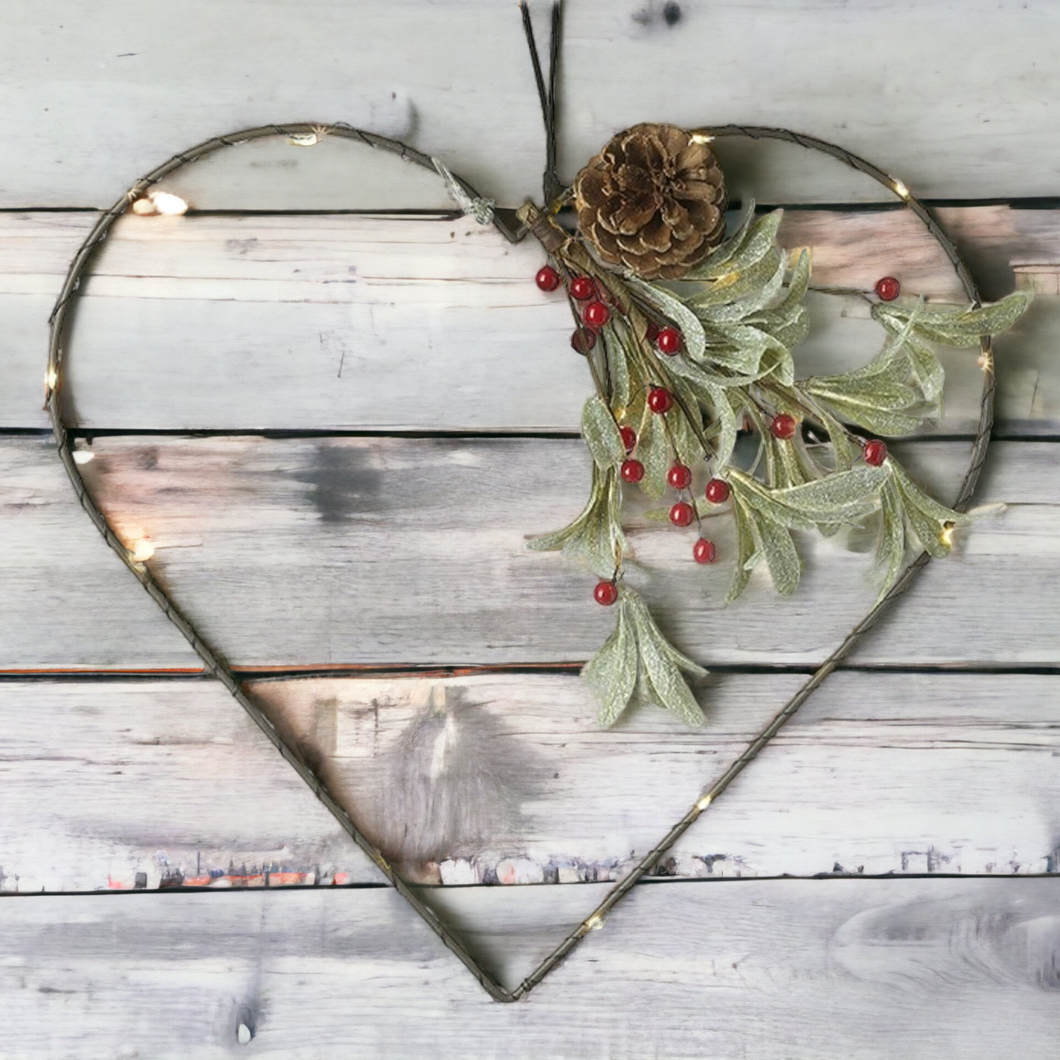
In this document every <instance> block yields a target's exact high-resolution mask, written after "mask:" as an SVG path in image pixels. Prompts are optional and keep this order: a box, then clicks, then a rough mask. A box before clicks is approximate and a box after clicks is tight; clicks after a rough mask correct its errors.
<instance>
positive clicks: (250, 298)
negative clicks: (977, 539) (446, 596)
mask: <svg viewBox="0 0 1060 1060" xmlns="http://www.w3.org/2000/svg"><path fill="white" fill-rule="evenodd" d="M941 215H942V219H943V221H944V222H945V223H946V224H947V225H949V226H950V227H951V228H952V230H953V233H954V235H955V237H956V238H958V239H959V241H960V242H961V244H962V246H963V247H965V248H967V250H968V251H969V252H970V256H971V258H972V260H973V263H974V264H975V265H976V266H978V267H977V269H976V271H977V274H981V275H982V277H983V292H984V295H985V296H986V297H988V298H1000V297H1001V296H1003V295H1004V294H1007V293H1008V292H1009V291H1010V290H1012V288H1013V287H1014V286H1015V285H1020V286H1028V287H1032V288H1035V289H1037V290H1039V291H1040V292H1041V295H1040V297H1039V299H1038V302H1037V304H1035V305H1034V306H1033V307H1032V309H1031V311H1030V313H1029V314H1028V316H1027V317H1026V319H1025V320H1024V321H1022V322H1021V323H1020V324H1019V325H1018V326H1017V328H1015V329H1014V330H1013V331H1012V332H1011V333H1010V334H1007V335H1005V336H1003V337H1002V338H1001V340H1000V341H999V342H998V346H997V364H998V377H999V390H1000V393H999V398H998V417H999V428H1000V430H1002V431H1003V432H1004V433H1005V434H1007V435H1013V434H1020V435H1024V434H1033V435H1051V434H1055V433H1056V432H1057V430H1058V429H1060V386H1057V384H1056V377H1055V364H1056V349H1057V341H1058V339H1060V297H1057V295H1058V289H1057V276H1058V275H1060V243H1058V224H1057V220H1056V217H1055V215H1054V213H1053V212H1052V211H1049V210H1013V209H1010V208H1008V207H996V206H990V207H971V208H953V209H946V210H943V211H941ZM93 221H94V216H93V215H91V214H83V213H29V214H20V213H15V214H9V215H4V214H0V310H2V311H3V314H4V317H5V319H6V321H7V325H6V333H7V335H8V337H9V344H8V346H7V352H8V356H9V358H10V360H9V362H8V363H9V365H10V367H9V371H10V373H11V375H12V382H11V385H10V386H6V387H4V388H3V389H2V390H0V423H2V424H3V425H4V426H9V427H42V426H46V425H47V417H46V414H45V412H44V410H43V409H42V407H41V402H42V387H43V372H44V368H43V366H44V363H45V350H46V348H47V332H46V321H47V318H48V314H49V312H50V310H51V302H52V300H53V299H54V298H55V296H56V295H57V294H58V290H59V287H60V285H61V282H62V278H63V276H64V274H65V271H66V268H67V265H68V263H69V261H70V259H71V258H72V257H73V255H74V253H75V252H76V249H77V246H78V244H79V242H80V241H81V240H82V239H83V238H84V235H85V234H86V232H87V230H88V228H89V227H90V225H91V224H92V222H93ZM781 239H782V240H783V242H784V244H785V245H786V246H789V247H799V246H808V247H810V248H811V252H812V255H813V267H814V283H815V285H819V286H822V287H836V286H838V287H852V288H857V289H860V290H863V291H867V290H870V289H871V288H872V286H873V284H875V282H876V280H877V279H879V278H880V277H881V276H885V275H894V276H897V277H899V278H900V279H901V281H902V283H903V285H904V289H905V290H906V292H908V293H909V294H924V295H927V296H929V297H931V298H935V299H939V300H948V301H962V300H963V298H962V294H961V289H960V286H959V284H958V283H957V279H956V275H955V273H954V271H953V268H952V266H951V265H950V263H949V262H948V260H947V259H946V257H945V255H944V254H943V253H942V251H941V249H940V248H939V246H938V245H937V244H936V243H935V242H934V241H933V240H932V239H931V238H930V237H929V236H928V235H927V234H926V232H925V230H924V228H923V226H922V225H921V224H920V223H919V222H918V221H917V220H916V218H914V217H913V216H912V215H911V214H910V213H909V212H907V211H904V210H897V211H884V212H836V211H818V210H798V211H789V212H788V214H787V216H786V218H785V221H784V225H783V228H782V230H781ZM542 260H543V253H542V251H541V249H540V247H539V246H538V245H537V243H536V241H535V240H533V239H527V240H525V241H524V242H523V243H521V244H519V245H516V246H513V245H511V244H509V243H507V242H506V241H505V240H504V239H503V238H502V237H501V236H500V235H499V234H498V233H497V232H496V231H495V230H493V229H492V228H480V227H478V226H476V225H474V224H472V223H470V222H469V221H467V220H465V219H457V220H453V219H425V218H419V219H410V218H394V217H364V216H356V215H324V216H306V215H277V216H264V217H263V216H231V215H221V216H215V215H205V216H195V215H192V216H186V217H180V218H173V217H168V218H167V217H138V216H134V215H129V216H126V217H124V218H122V220H121V221H119V222H118V223H117V225H116V226H115V228H114V229H113V232H112V235H111V236H110V238H109V239H108V240H107V242H106V243H105V244H104V246H103V248H102V251H101V253H100V254H99V255H98V257H97V259H95V260H94V262H93V265H92V269H91V273H90V275H89V276H88V277H87V278H86V280H85V282H84V285H83V288H82V290H81V293H80V295H79V300H78V302H77V311H76V314H75V315H74V318H73V320H74V323H73V327H72V329H71V331H70V332H69V333H68V335H67V339H66V342H65V343H64V347H65V349H66V366H65V371H66V378H67V379H68V385H69V392H70V397H69V399H68V400H67V412H68V415H69V417H70V420H71V422H72V423H75V424H77V425H79V426H81V427H84V428H86V429H126V430H129V429H132V430H143V429H151V430H183V429H207V430H211V429H212V430H262V429H272V430H303V431H304V430H334V429H339V430H350V429H371V430H377V431H379V430H382V431H386V430H456V431H472V432H489V431H522V432H525V431H576V430H577V429H578V424H579V421H580V411H581V405H582V402H583V401H584V399H585V395H586V394H587V393H588V391H589V387H590V382H589V377H588V374H587V372H586V368H585V364H584V361H583V360H582V359H581V358H579V357H577V356H575V355H574V354H573V353H572V352H571V349H570V342H569V339H570V333H571V328H572V322H571V316H570V311H569V309H568V308H567V303H566V300H565V299H563V298H561V297H557V296H556V295H545V294H542V293H541V292H540V291H538V290H537V288H536V287H535V286H534V284H533V282H532V277H533V274H534V272H535V271H536V270H537V268H538V267H539V266H540V264H541V262H542ZM808 304H809V306H810V308H811V312H812V318H813V331H812V333H811V336H810V338H809V340H808V341H807V342H805V343H803V344H802V345H801V346H800V347H799V348H798V349H797V351H796V364H797V371H798V374H799V375H800V376H807V375H813V374H830V373H832V372H837V371H845V370H849V369H850V368H852V367H855V366H857V365H860V364H863V363H864V362H866V361H867V360H868V359H869V358H870V357H872V356H873V355H874V354H875V353H876V352H877V351H878V350H879V349H880V348H881V345H882V342H883V338H884V333H883V330H882V329H881V328H880V327H879V325H877V324H875V323H874V322H873V321H872V320H871V319H870V318H869V310H868V305H867V304H866V303H865V302H864V301H863V300H862V299H860V298H858V297H857V296H844V297H840V296H836V295H825V294H814V293H811V294H810V296H809V298H808ZM942 360H943V364H944V366H945V368H946V371H947V388H946V410H945V416H944V418H943V419H942V420H941V421H940V422H939V423H937V424H929V425H928V427H927V429H926V433H929V434H931V433H934V434H945V435H954V434H969V433H971V432H972V431H974V429H975V425H976V423H977V422H978V415H979V395H980V390H981V377H980V373H979V372H978V370H977V367H976V354H975V351H969V350H943V351H942ZM115 378H118V379H120V380H121V385H120V386H115ZM204 379H209V380H210V385H209V386H204V385H203V380H204ZM442 395H444V397H442Z"/></svg>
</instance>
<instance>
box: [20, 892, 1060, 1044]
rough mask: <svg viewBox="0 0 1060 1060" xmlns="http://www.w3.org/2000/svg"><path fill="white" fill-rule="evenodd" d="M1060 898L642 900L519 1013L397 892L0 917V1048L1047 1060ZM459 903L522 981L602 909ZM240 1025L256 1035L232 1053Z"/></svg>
mask: <svg viewBox="0 0 1060 1060" xmlns="http://www.w3.org/2000/svg"><path fill="white" fill-rule="evenodd" d="M1057 886H1058V885H1057V882H1056V881H1055V880H1020V881H1013V880H1006V881H996V880H984V879H979V880H951V879H946V880H925V879H919V880H888V881H879V880H858V881H849V880H835V881H824V880H820V881H771V882H764V881H762V882H759V881H740V882H731V883H708V882H703V881H700V882H696V883H669V884H661V885H654V886H647V887H639V888H637V889H636V891H635V893H634V894H633V895H631V896H630V898H629V899H627V902H626V904H624V905H623V906H621V907H620V909H619V910H618V911H617V912H616V913H614V914H613V915H612V917H611V918H610V919H609V920H608V921H607V923H606V924H605V925H604V927H603V929H602V930H601V931H598V932H595V933H593V934H592V935H591V936H590V937H589V938H588V939H587V940H586V941H585V942H584V943H583V945H582V946H581V948H580V949H578V950H577V951H576V952H575V954H574V955H573V956H571V957H569V958H568V959H567V961H566V962H565V963H564V964H563V965H562V966H561V967H560V968H559V969H557V971H556V972H554V973H553V975H552V976H551V977H550V978H549V979H548V980H547V981H546V982H545V983H544V984H543V985H542V986H541V987H539V988H538V989H537V991H535V993H534V994H533V995H531V997H530V999H529V1000H528V1001H526V1002H521V1003H517V1004H514V1005H498V1004H496V1003H494V1002H491V1001H489V1000H488V998H487V997H486V995H485V994H484V993H483V992H482V991H481V990H480V988H479V987H478V985H477V984H476V983H475V982H474V981H473V980H472V979H471V977H470V976H469V975H468V974H467V973H466V971H465V970H464V969H463V968H462V967H461V966H460V965H459V964H458V963H457V962H456V960H455V959H454V958H453V957H452V956H451V955H450V954H448V953H447V952H446V951H445V950H444V949H443V948H442V946H441V944H440V943H439V942H438V940H437V939H436V938H435V937H434V936H433V935H431V934H430V933H429V931H428V929H427V928H426V926H425V925H423V924H422V923H420V922H418V921H417V920H416V919H415V918H413V917H410V916H409V915H408V910H407V908H406V907H404V905H403V903H402V902H401V900H400V899H399V898H398V897H397V896H396V895H393V894H391V893H390V892H388V891H383V890H370V891H364V890H353V891H328V892H320V891H287V892H283V893H271V894H265V893H261V892H258V893H255V894H247V893H244V894H234V895H230V896H227V897H226V896H218V895H208V894H180V895H169V896H167V897H165V898H162V897H157V898H147V899H144V898H141V897H134V896H107V897H102V896H80V897H77V896H63V897H55V898H51V897H49V898H44V899H42V898H32V897H25V898H12V899H9V900H7V901H5V902H3V903H2V904H0V918H2V921H3V929H4V937H5V939H6V940H7V947H6V949H7V955H6V956H5V957H4V960H3V963H2V965H0V991H2V996H3V1000H4V1008H5V1012H6V1016H5V1039H6V1042H7V1043H8V1047H9V1048H10V1049H12V1050H13V1054H17V1055H23V1056H34V1057H41V1058H42V1060H48V1058H52V1057H54V1058H56V1060H60V1058H61V1060H77V1058H80V1057H84V1058H86V1060H87V1058H93V1060H95V1058H96V1057H99V1056H116V1057H122V1056H124V1057H134V1056H137V1055H151V1056H159V1057H177V1056H187V1055H190V1054H193V1055H195V1056H198V1057H203V1058H204V1060H213V1058H222V1057H233V1056H241V1055H244V1054H246V1055H255V1056H262V1057H283V1058H284V1060H288V1058H292V1057H297V1058H299V1060H315V1058H318V1057H326V1056H331V1055H333V1054H334V1052H335V1051H336V1050H349V1049H350V1048H351V1046H352V1047H353V1048H355V1049H356V1053H357V1055H358V1056H359V1057H365V1058H372V1057H388V1058H389V1057H394V1056H416V1055H422V1054H425V1053H430V1055H432V1056H439V1057H450V1056H453V1057H456V1056H460V1057H464V1056H476V1057H482V1058H484V1060H489V1058H503V1060H519V1058H527V1060H530V1058H534V1060H536V1058H538V1057H541V1056H553V1055H560V1056H578V1057H586V1058H590V1060H622V1058H630V1060H632V1058H637V1060H639V1058H641V1057H644V1056H652V1057H658V1058H673V1060H684V1058H687V1057H689V1056H754V1057H755V1058H760V1060H832V1058H834V1060H848V1058H850V1057H858V1058H859V1060H876V1058H878V1060H891V1058H893V1057H895V1056H907V1055H910V1056H917V1057H919V1058H923V1060H943V1058H949V1057H952V1056H961V1057H967V1058H969V1060H994V1058H996V1057H1019V1056H1044V1055H1047V1054H1048V1052H1049V1051H1050V1049H1051V1048H1052V1045H1053V1041H1054V1039H1055V1030H1056V1021H1057V1018H1058V1015H1060V1008H1058V1006H1060V1002H1058V999H1057V989H1056V988H1057V974H1056V967H1057V960H1058V947H1060V918H1058V916H1057V904H1056V895H1057ZM602 892H603V887H602V886H601V885H588V886H585V887H563V888H559V887H554V888H549V887H544V888H542V887H535V888H492V889H488V890H485V891H482V890H479V889H474V888H472V889H466V890H453V891H446V892H445V894H444V895H443V896H441V897H442V899H443V900H444V901H445V903H446V905H447V906H448V907H449V910H450V912H449V915H450V917H451V918H452V919H453V920H455V921H456V922H458V923H463V924H468V923H470V924H471V925H472V926H473V927H474V929H475V938H476V943H477V945H478V947H479V948H480V950H481V951H483V952H485V953H487V954H488V955H490V957H491V958H492V959H491V963H492V964H493V965H494V967H495V968H497V969H498V971H499V973H500V974H501V975H502V976H503V977H504V978H505V979H506V980H508V981H512V980H515V981H517V980H518V979H519V978H520V977H521V976H522V975H523V974H525V972H526V970H527V969H528V968H529V967H530V966H531V965H532V963H533V960H534V958H536V957H537V956H538V954H539V953H541V952H542V951H544V950H547V949H548V948H549V947H551V945H552V944H553V943H554V941H555V940H557V939H558V938H560V937H562V935H563V934H564V933H565V932H566V931H567V930H569V928H570V926H571V925H572V924H573V923H576V922H577V921H578V920H579V919H580V918H581V917H582V916H584V915H585V910H586V909H587V908H588V907H589V906H590V905H591V904H592V903H593V902H594V901H595V900H597V899H599V898H600V897H601V895H602ZM240 1026H242V1027H244V1028H245V1031H244V1032H243V1034H244V1037H243V1040H244V1041H246V1040H247V1038H248V1037H249V1038H250V1041H249V1042H248V1047H245V1046H243V1045H241V1044H238V1043H239V1041H240V1038H239V1033H240Z"/></svg>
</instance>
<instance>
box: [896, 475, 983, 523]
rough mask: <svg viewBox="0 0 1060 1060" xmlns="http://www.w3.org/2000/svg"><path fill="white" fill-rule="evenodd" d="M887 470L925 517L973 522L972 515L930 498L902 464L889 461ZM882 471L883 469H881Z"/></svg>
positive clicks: (949, 521)
mask: <svg viewBox="0 0 1060 1060" xmlns="http://www.w3.org/2000/svg"><path fill="white" fill-rule="evenodd" d="M887 469H888V470H889V471H890V473H891V475H892V476H893V478H894V480H895V482H896V483H897V485H898V488H899V490H901V492H902V494H903V496H904V497H905V499H906V502H907V503H909V504H912V505H914V506H915V507H917V508H919V509H920V510H921V511H922V512H923V513H924V514H925V515H927V516H929V517H930V518H932V519H936V520H938V521H939V522H940V523H970V522H971V521H972V517H971V516H970V515H968V514H966V513H964V512H957V511H954V510H953V509H952V508H947V507H946V506H945V505H944V504H939V502H938V501H936V500H934V499H933V498H931V497H929V496H928V495H927V494H926V493H925V492H924V491H923V490H922V489H921V488H920V487H919V486H917V485H916V483H915V482H913V480H912V479H911V478H910V477H909V475H908V474H907V473H906V471H905V469H904V468H903V467H902V466H901V464H898V463H896V462H895V461H888V464H887ZM881 470H883V469H882V468H881Z"/></svg>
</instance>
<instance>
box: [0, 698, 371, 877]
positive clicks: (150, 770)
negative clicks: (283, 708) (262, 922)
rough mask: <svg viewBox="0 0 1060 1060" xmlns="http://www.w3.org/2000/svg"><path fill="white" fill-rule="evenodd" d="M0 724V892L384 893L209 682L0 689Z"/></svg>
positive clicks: (256, 732) (307, 794) (309, 795)
mask: <svg viewBox="0 0 1060 1060" xmlns="http://www.w3.org/2000/svg"><path fill="white" fill-rule="evenodd" d="M0 718H2V728H3V733H4V739H3V751H2V754H0V783H2V785H3V790H4V797H3V814H2V823H0V892H20V893H31V892H34V891H72V890H85V891H91V890H98V889H104V888H117V889H130V890H131V889H141V888H152V889H153V888H157V887H174V886H181V885H184V886H205V885H211V886H214V887H229V886H239V887H248V886H249V887H261V886H272V887H275V886H279V885H283V884H292V883H295V884H314V883H315V884H330V883H332V882H336V881H337V882H340V883H345V882H351V883H352V882H359V883H385V880H384V879H383V876H382V874H381V873H380V872H379V870H378V869H377V868H376V867H375V866H374V865H372V864H371V863H370V862H369V861H368V859H367V858H366V857H365V856H364V855H363V854H362V853H361V852H360V851H359V850H358V849H357V848H356V847H355V846H354V845H353V843H352V842H351V841H350V839H349V838H348V837H347V835H346V833H345V832H343V831H342V829H341V828H339V826H338V824H337V823H336V822H335V820H334V818H333V817H332V816H331V815H330V814H329V813H328V812H327V811H326V810H325V809H324V807H323V806H321V805H320V803H318V802H317V800H316V799H315V798H314V797H313V795H312V793H311V792H310V791H309V789H308V788H307V787H306V786H305V784H303V783H302V781H301V779H300V778H299V777H298V776H297V775H296V774H295V773H294V771H293V770H292V769H291V768H290V766H288V765H287V763H286V762H284V761H283V760H282V759H281V758H280V756H279V755H278V754H277V753H276V751H275V750H274V749H273V748H272V746H271V745H270V744H269V743H268V742H267V741H266V740H265V738H264V736H263V735H262V734H261V732H260V731H259V730H258V729H257V728H256V726H254V724H253V723H252V722H251V721H250V720H249V719H248V718H247V716H246V715H245V714H244V712H243V711H242V710H241V709H239V707H238V706H237V704H236V703H235V702H234V700H232V698H231V697H230V696H229V695H228V693H227V692H225V691H224V689H223V688H222V687H221V686H220V685H219V684H217V683H216V682H213V681H208V680H202V679H199V680H194V679H193V680H186V681H176V682H174V681H158V680H155V681H150V682H142V681H135V680H131V681H125V680H122V681H105V682H98V681H96V682H85V683H81V682H76V683H73V682H68V681H61V682H51V681H27V682H25V683H22V682H3V683H0Z"/></svg>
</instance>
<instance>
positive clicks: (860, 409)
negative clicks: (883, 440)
mask: <svg viewBox="0 0 1060 1060" xmlns="http://www.w3.org/2000/svg"><path fill="white" fill-rule="evenodd" d="M828 404H829V405H831V407H832V410H833V412H835V413H837V414H838V415H839V416H841V417H842V418H843V419H845V420H849V421H850V422H851V423H856V424H858V425H859V426H861V427H864V428H865V429H866V430H868V431H871V432H872V433H873V434H880V435H883V436H884V437H891V438H893V437H898V436H900V435H903V434H912V433H913V431H915V430H917V429H918V428H919V427H920V425H921V424H922V423H923V422H924V417H923V416H914V415H912V414H908V415H907V414H905V413H901V412H888V411H885V410H883V409H874V408H869V407H868V406H866V405H858V404H855V403H853V402H849V401H842V400H840V399H839V398H829V399H828Z"/></svg>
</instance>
